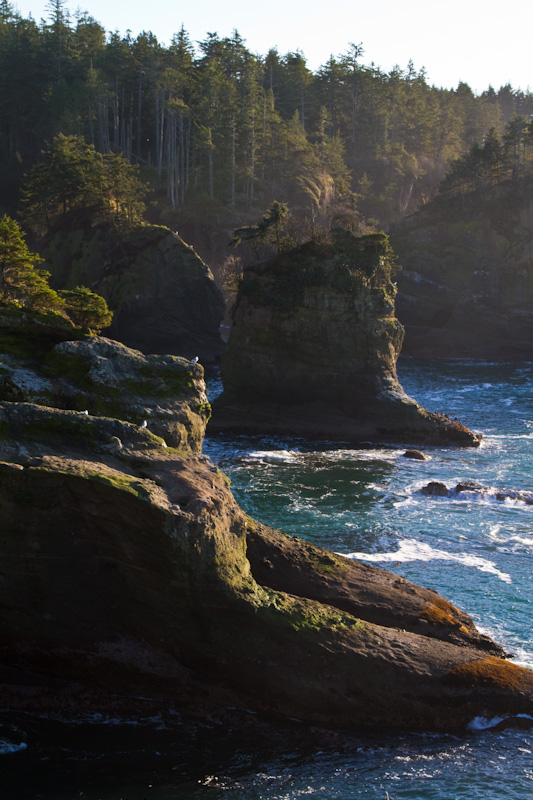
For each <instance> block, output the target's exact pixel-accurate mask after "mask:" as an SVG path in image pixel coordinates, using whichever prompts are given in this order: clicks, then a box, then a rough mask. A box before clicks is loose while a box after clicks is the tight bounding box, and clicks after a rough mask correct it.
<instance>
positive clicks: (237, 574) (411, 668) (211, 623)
mask: <svg viewBox="0 0 533 800" xmlns="http://www.w3.org/2000/svg"><path fill="white" fill-rule="evenodd" d="M117 440H119V441H120V443H121V447H120V448H117V447H116V446H115V444H116V441H117ZM0 462H1V463H0V513H1V518H2V537H1V540H0V552H1V559H2V564H3V569H2V579H1V582H0V607H1V609H2V613H1V615H0V632H1V635H0V641H1V648H0V651H1V664H2V668H1V670H0V703H1V704H2V705H3V706H6V707H9V708H11V709H35V708H39V709H41V710H57V708H61V709H63V711H64V712H65V711H70V712H76V711H78V710H80V709H84V710H88V709H91V710H93V711H107V712H109V711H110V710H111V709H113V710H117V709H119V710H120V711H121V712H131V713H138V712H139V710H140V709H141V707H142V710H143V712H144V711H145V709H146V705H147V703H149V705H150V708H152V709H153V708H154V707H155V708H157V707H161V708H162V707H165V708H168V707H171V708H174V709H175V710H177V711H180V712H182V713H185V714H188V715H191V716H193V717H194V716H195V717H196V718H198V717H205V716H206V715H210V716H211V718H216V716H217V714H220V715H221V716H223V714H224V713H226V712H225V709H227V708H228V707H237V708H246V709H250V710H252V711H255V712H258V713H262V714H266V715H268V716H269V717H271V718H274V719H276V718H277V719H286V718H287V717H296V718H298V719H300V720H302V721H304V722H307V723H313V724H318V725H322V726H331V727H335V728H344V729H352V730H354V729H357V730H374V731H379V730H386V731H388V732H390V731H394V730H396V731H399V730H446V731H450V730H463V729H464V728H465V727H466V726H467V725H468V723H469V722H470V721H471V720H472V719H473V718H474V717H477V716H491V717H492V716H495V715H499V716H503V717H507V718H509V719H510V720H512V719H513V718H514V717H515V715H517V714H524V713H525V714H533V673H532V672H530V671H528V670H525V669H522V668H520V667H518V666H515V665H513V664H512V663H510V662H509V661H507V660H506V658H505V653H504V652H503V651H502V649H501V648H500V647H499V646H498V645H497V644H496V643H494V642H493V641H491V640H490V639H488V638H487V637H485V636H482V635H481V634H480V633H479V632H478V631H477V630H476V628H475V627H474V625H473V623H472V620H471V619H470V618H469V617H468V616H467V615H466V614H464V613H463V612H461V611H459V610H458V609H456V608H454V607H453V606H452V605H451V604H450V603H449V602H448V601H446V600H445V599H444V598H442V597H441V596H439V595H438V594H436V593H435V592H433V591H431V590H430V589H424V588H422V587H419V586H415V585H413V584H411V583H409V582H408V581H406V580H404V579H402V578H399V577H398V576H396V575H393V574H391V573H389V572H386V571H383V570H378V569H375V568H373V567H371V566H368V565H363V564H358V563H354V562H352V561H350V560H348V559H345V558H343V557H341V556H338V555H334V554H333V553H330V552H327V551H325V550H322V549H320V548H317V547H314V546H312V545H311V544H309V543H306V542H304V541H301V540H299V539H297V538H293V537H289V536H286V535H284V534H282V533H280V532H278V531H275V530H272V529H270V528H268V527H266V526H264V525H260V524H258V523H256V522H254V521H253V520H251V519H250V518H249V517H248V516H247V515H246V514H244V513H243V512H242V510H241V509H240V508H239V506H238V505H237V504H236V502H235V500H234V498H233V496H232V494H231V491H230V488H229V481H228V480H227V478H226V477H225V476H224V475H223V474H222V473H220V472H219V470H218V469H216V468H215V467H214V466H213V465H212V464H211V463H210V462H209V460H208V459H207V458H206V457H204V456H201V455H196V454H193V453H190V452H186V451H183V450H182V451H178V450H176V449H173V448H171V447H166V446H165V443H164V441H163V440H161V439H160V438H158V437H157V436H155V435H154V434H153V433H151V432H150V431H149V430H148V429H145V428H141V427H139V426H138V425H134V424H132V423H127V422H124V421H120V420H117V419H110V418H105V417H95V416H92V415H84V414H80V413H79V412H76V411H67V410H61V409H54V408H45V407H43V406H37V405H35V404H32V403H10V402H2V403H0Z"/></svg>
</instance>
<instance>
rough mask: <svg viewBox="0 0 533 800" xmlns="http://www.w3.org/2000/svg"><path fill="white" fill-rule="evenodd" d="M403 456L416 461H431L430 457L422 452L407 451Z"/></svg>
mask: <svg viewBox="0 0 533 800" xmlns="http://www.w3.org/2000/svg"><path fill="white" fill-rule="evenodd" d="M402 455H403V457H404V458H412V459H413V460H414V461H429V457H428V456H427V455H426V454H425V453H423V452H422V451H421V450H406V451H405V453H403V454H402Z"/></svg>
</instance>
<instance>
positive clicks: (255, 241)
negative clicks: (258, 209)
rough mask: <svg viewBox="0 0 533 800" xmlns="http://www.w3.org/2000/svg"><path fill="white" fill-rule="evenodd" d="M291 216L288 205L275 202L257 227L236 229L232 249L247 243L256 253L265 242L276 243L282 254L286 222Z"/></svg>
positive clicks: (248, 226)
mask: <svg viewBox="0 0 533 800" xmlns="http://www.w3.org/2000/svg"><path fill="white" fill-rule="evenodd" d="M288 214H289V207H288V206H287V204H286V203H278V201H277V200H275V201H274V202H273V203H272V205H271V206H270V208H269V209H268V211H267V212H266V214H264V215H263V217H262V219H261V220H259V222H258V223H257V225H244V226H243V227H241V228H236V229H235V230H234V232H233V238H232V239H231V241H230V245H231V246H232V247H237V245H239V244H240V243H241V242H247V243H248V244H249V245H250V247H251V248H252V250H253V252H254V253H257V250H258V248H259V246H260V245H262V244H265V242H275V243H276V247H277V251H278V253H280V252H281V242H282V235H283V229H284V225H285V221H286V219H287V216H288Z"/></svg>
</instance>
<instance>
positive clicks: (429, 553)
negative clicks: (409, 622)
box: [339, 539, 511, 583]
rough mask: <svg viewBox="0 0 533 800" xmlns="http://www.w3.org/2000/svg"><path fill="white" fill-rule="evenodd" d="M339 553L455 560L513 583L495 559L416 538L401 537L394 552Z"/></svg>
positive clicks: (367, 558) (381, 559) (359, 557)
mask: <svg viewBox="0 0 533 800" xmlns="http://www.w3.org/2000/svg"><path fill="white" fill-rule="evenodd" d="M339 555H345V557H346V558H351V559H353V560H354V561H377V562H381V563H383V562H391V561H396V562H398V561H402V562H406V561H454V562H456V563H457V564H461V565H462V566H465V567H474V568H475V569H478V570H479V571H480V572H488V573H490V574H491V575H496V577H497V578H499V579H500V580H501V581H504V582H505V583H511V576H510V575H508V574H507V573H505V572H502V571H501V570H499V569H498V568H497V566H496V565H495V564H494V562H493V561H488V560H487V559H485V558H480V557H479V556H474V555H472V554H471V553H449V552H447V551H446V550H437V549H436V548H435V547H431V545H429V544H424V542H418V541H416V539H401V540H400V542H399V547H398V550H396V551H395V552H394V553H348V554H343V553H340V554H339Z"/></svg>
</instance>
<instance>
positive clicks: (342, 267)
mask: <svg viewBox="0 0 533 800" xmlns="http://www.w3.org/2000/svg"><path fill="white" fill-rule="evenodd" d="M395 262H396V256H395V254H394V252H393V250H392V248H391V246H390V244H389V238H388V236H387V235H386V234H384V233H375V234H369V235H366V236H359V237H357V236H353V235H352V234H351V233H349V232H348V231H345V230H341V229H337V230H334V231H332V233H331V236H330V237H329V240H328V241H324V242H321V243H319V242H314V241H309V242H306V243H305V244H303V245H300V246H299V247H296V248H294V249H292V250H290V251H288V252H284V253H282V254H281V255H279V256H278V257H277V258H274V259H272V260H270V261H268V262H267V263H265V264H262V265H260V266H259V265H258V266H256V267H254V268H250V269H248V270H245V271H244V277H243V281H242V284H241V288H240V292H241V293H242V295H244V296H246V297H247V298H248V299H249V300H250V301H251V302H252V303H253V304H254V305H257V306H263V305H264V306H272V307H273V308H276V309H277V310H278V311H281V312H282V313H291V311H292V310H293V309H294V307H295V306H296V305H299V304H300V303H301V302H302V301H303V297H304V293H305V290H306V289H307V288H309V287H314V286H329V287H330V288H331V289H333V290H335V291H338V292H341V293H343V294H344V293H347V294H350V293H351V294H354V295H355V294H357V292H358V291H359V290H360V289H362V288H365V289H367V290H368V289H370V290H373V291H376V292H378V293H379V294H380V297H382V298H384V297H385V296H387V295H388V294H389V295H390V296H393V295H394V287H393V285H392V284H391V282H390V279H391V277H392V275H393V273H394V270H395V268H396V263H395ZM258 276H260V277H258Z"/></svg>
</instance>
